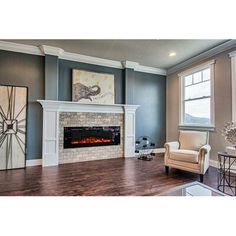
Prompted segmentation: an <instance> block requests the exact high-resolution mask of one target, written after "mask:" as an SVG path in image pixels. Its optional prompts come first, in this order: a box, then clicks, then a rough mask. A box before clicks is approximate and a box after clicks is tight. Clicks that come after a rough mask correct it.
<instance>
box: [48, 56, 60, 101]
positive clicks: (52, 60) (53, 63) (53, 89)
mask: <svg viewBox="0 0 236 236" xmlns="http://www.w3.org/2000/svg"><path fill="white" fill-rule="evenodd" d="M58 68H59V59H58V57H57V56H51V55H45V99H46V100H58V96H59V95H58V86H59V82H58V80H59V78H58V77H59V76H58Z"/></svg>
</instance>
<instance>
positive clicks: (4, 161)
mask: <svg viewBox="0 0 236 236" xmlns="http://www.w3.org/2000/svg"><path fill="white" fill-rule="evenodd" d="M27 94H28V89H27V88H26V87H14V86H4V85H3V86H0V169H1V170H5V169H15V168H23V167H25V159H26V124H27Z"/></svg>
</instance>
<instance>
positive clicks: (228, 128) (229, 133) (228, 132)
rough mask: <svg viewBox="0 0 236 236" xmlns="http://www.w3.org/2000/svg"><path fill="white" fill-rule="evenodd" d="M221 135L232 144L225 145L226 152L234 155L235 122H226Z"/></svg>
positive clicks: (235, 148) (235, 149)
mask: <svg viewBox="0 0 236 236" xmlns="http://www.w3.org/2000/svg"><path fill="white" fill-rule="evenodd" d="M222 135H223V136H224V137H225V140H227V141H228V142H230V143H231V144H233V146H230V147H226V152H227V153H228V154H229V155H233V156H236V123H235V122H227V123H226V124H225V126H224V128H223V131H222Z"/></svg>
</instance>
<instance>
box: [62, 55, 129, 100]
mask: <svg viewBox="0 0 236 236" xmlns="http://www.w3.org/2000/svg"><path fill="white" fill-rule="evenodd" d="M72 69H81V70H88V71H94V72H103V73H110V74H114V76H115V103H117V104H124V102H125V99H124V97H125V93H124V76H123V70H121V69H116V68H110V67H104V66H97V65H91V64H85V63H80V62H75V61H67V60H60V61H59V100H61V101H71V98H72Z"/></svg>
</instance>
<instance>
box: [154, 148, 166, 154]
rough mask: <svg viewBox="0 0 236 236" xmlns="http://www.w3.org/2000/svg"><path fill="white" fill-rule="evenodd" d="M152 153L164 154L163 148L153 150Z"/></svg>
mask: <svg viewBox="0 0 236 236" xmlns="http://www.w3.org/2000/svg"><path fill="white" fill-rule="evenodd" d="M153 152H154V153H163V154H164V153H165V148H155V149H154V150H153Z"/></svg>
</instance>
